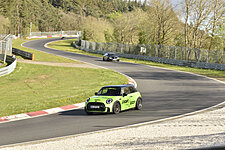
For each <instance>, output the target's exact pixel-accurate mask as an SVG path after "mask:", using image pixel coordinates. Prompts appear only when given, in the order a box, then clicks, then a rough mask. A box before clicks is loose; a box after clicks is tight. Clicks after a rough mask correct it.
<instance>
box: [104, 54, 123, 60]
mask: <svg viewBox="0 0 225 150" xmlns="http://www.w3.org/2000/svg"><path fill="white" fill-rule="evenodd" d="M103 61H120V58H119V57H118V56H117V55H116V53H112V52H107V53H105V54H104V56H103Z"/></svg>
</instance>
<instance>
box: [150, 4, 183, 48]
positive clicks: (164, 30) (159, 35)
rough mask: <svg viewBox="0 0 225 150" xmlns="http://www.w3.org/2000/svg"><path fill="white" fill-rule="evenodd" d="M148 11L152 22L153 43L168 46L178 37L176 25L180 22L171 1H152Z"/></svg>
mask: <svg viewBox="0 0 225 150" xmlns="http://www.w3.org/2000/svg"><path fill="white" fill-rule="evenodd" d="M149 5H150V8H149V9H148V14H149V21H150V22H151V25H152V26H151V27H150V28H151V29H150V30H153V34H152V38H151V39H152V43H156V44H158V45H163V44H168V43H169V42H170V41H171V38H172V37H174V36H175V35H176V25H177V22H179V20H178V18H177V15H176V13H175V12H174V10H173V7H172V4H171V3H170V1H169V0H151V1H150V2H149Z"/></svg>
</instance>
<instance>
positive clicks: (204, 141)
mask: <svg viewBox="0 0 225 150" xmlns="http://www.w3.org/2000/svg"><path fill="white" fill-rule="evenodd" d="M34 136H35V135H34ZM224 144H225V107H224V104H223V105H221V106H219V107H218V106H217V107H216V108H213V109H211V110H207V111H204V112H200V113H197V114H188V115H186V116H184V117H176V119H175V118H171V119H167V120H161V121H155V122H152V123H147V124H145V125H134V126H128V127H124V128H119V129H110V130H105V131H97V132H92V133H85V134H80V135H73V136H67V137H60V138H55V139H48V140H42V141H34V142H29V143H22V144H17V145H12V146H9V147H0V149H1V150H31V149H32V150H43V149H47V150H62V149H64V150H70V149H81V150H82V149H85V150H96V149H98V150H106V149H120V150H133V149H135V150H137V149H144V150H145V149H146V150H149V149H150V150H155V149H156V150H170V149H192V148H202V147H211V146H218V145H224Z"/></svg>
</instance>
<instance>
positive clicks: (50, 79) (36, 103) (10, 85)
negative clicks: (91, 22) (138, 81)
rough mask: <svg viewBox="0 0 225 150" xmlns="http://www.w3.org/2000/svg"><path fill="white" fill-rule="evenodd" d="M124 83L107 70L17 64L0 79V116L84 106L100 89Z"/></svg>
mask: <svg viewBox="0 0 225 150" xmlns="http://www.w3.org/2000/svg"><path fill="white" fill-rule="evenodd" d="M124 83H127V78H126V77H125V76H122V75H121V74H119V73H116V72H113V71H111V70H107V69H91V68H70V67H52V66H45V65H33V64H24V63H18V65H17V68H16V70H15V71H14V72H13V73H12V74H10V75H8V76H3V77H0V85H2V86H1V87H0V95H1V97H0V110H1V111H0V116H7V115H12V114H19V113H25V112H32V111H38V110H43V109H48V108H54V107H58V106H65V105H69V104H74V103H78V102H84V101H85V100H86V99H87V98H88V97H89V96H91V95H94V92H96V91H98V90H99V89H100V88H101V87H102V86H105V85H113V84H124Z"/></svg>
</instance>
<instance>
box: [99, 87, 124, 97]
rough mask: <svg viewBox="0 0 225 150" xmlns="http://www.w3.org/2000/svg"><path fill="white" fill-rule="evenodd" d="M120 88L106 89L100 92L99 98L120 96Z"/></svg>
mask: <svg viewBox="0 0 225 150" xmlns="http://www.w3.org/2000/svg"><path fill="white" fill-rule="evenodd" d="M120 91H121V88H120V87H104V88H102V89H101V90H100V91H99V92H98V95H99V96H120V95H121V93H120Z"/></svg>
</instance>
